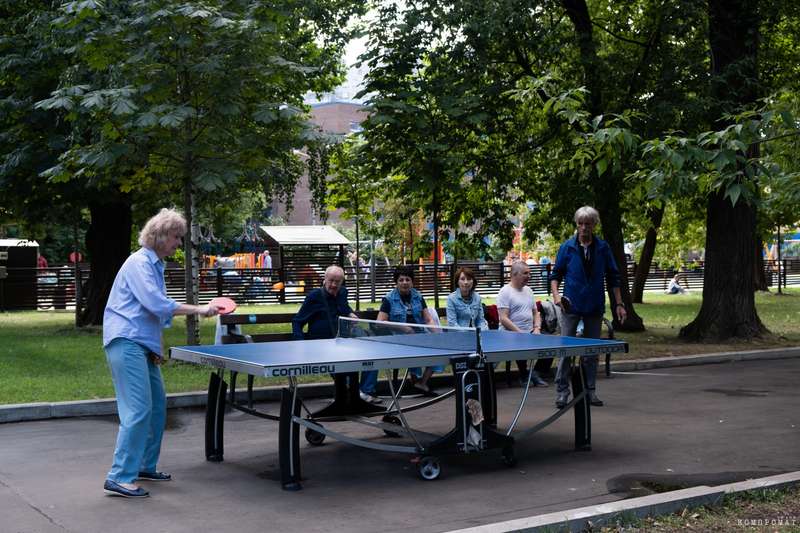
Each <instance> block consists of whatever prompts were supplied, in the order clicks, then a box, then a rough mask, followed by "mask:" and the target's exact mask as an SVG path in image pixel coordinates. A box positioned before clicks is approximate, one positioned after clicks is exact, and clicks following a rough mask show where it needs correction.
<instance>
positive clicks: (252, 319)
mask: <svg viewBox="0 0 800 533" xmlns="http://www.w3.org/2000/svg"><path fill="white" fill-rule="evenodd" d="M436 311H437V314H438V315H439V317H440V318H443V317H445V316H446V315H447V309H446V308H444V307H440V308H438V309H437V310H436ZM356 314H357V315H358V317H359V318H362V319H366V320H377V318H378V310H377V309H367V310H363V311H358V312H356ZM294 315H295V313H249V314H245V313H241V314H236V313H232V314H229V315H220V317H219V319H220V324H221V325H222V327H223V328H224V330H223V335H222V336H221V340H222V344H242V343H250V342H278V341H290V340H293V339H294V336H293V335H292V332H291V331H287V332H269V333H250V334H248V333H245V332H244V331H242V333H236V327H237V326H238V327H239V329H240V330H242V328H243V327H244V326H253V325H259V324H261V325H264V324H275V325H278V324H287V325H289V326H291V324H292V319H293V318H294ZM393 379H394V381H395V382H397V381H398V371H397V369H395V370H394V372H393ZM235 393H236V373H231V384H230V402H231V403H232V404H235V403H236V402H235ZM247 406H248V408H249V409H252V407H253V376H251V375H248V376H247Z"/></svg>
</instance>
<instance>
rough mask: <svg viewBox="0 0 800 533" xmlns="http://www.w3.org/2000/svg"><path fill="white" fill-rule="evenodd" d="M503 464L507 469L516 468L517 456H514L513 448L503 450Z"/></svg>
mask: <svg viewBox="0 0 800 533" xmlns="http://www.w3.org/2000/svg"><path fill="white" fill-rule="evenodd" d="M503 464H504V465H506V466H507V467H509V468H510V467H513V466H517V456H516V455H515V454H514V448H503Z"/></svg>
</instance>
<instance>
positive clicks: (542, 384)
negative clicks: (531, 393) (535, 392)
mask: <svg viewBox="0 0 800 533" xmlns="http://www.w3.org/2000/svg"><path fill="white" fill-rule="evenodd" d="M531 383H533V384H534V385H535V386H537V387H547V382H546V381H545V380H543V379H542V378H541V377H540V376H539V374H537V373H536V371H535V370H531Z"/></svg>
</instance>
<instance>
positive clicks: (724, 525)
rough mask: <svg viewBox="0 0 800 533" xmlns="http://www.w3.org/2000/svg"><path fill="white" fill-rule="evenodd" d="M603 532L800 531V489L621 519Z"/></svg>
mask: <svg viewBox="0 0 800 533" xmlns="http://www.w3.org/2000/svg"><path fill="white" fill-rule="evenodd" d="M599 531H601V532H602V533H625V532H633V531H647V532H651V533H683V532H685V531H691V532H695V533H701V532H702V533H706V532H708V533H711V532H723V531H765V532H766V531H770V532H771V531H780V532H782V533H800V488H798V487H797V486H795V487H792V488H789V489H783V490H769V489H767V490H754V491H749V492H743V493H740V494H732V495H728V496H725V497H724V498H723V500H722V502H720V505H717V506H714V507H700V508H698V509H693V510H689V509H684V510H683V511H681V512H679V513H675V514H671V515H664V516H657V517H653V518H647V519H645V520H635V519H634V520H631V521H625V520H620V523H619V525H616V526H609V527H603V528H600V529H599Z"/></svg>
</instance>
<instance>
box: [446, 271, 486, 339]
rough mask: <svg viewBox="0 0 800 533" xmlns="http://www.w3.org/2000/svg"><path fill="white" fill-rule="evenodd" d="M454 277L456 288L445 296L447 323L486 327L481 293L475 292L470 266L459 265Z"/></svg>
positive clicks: (473, 275)
mask: <svg viewBox="0 0 800 533" xmlns="http://www.w3.org/2000/svg"><path fill="white" fill-rule="evenodd" d="M455 277H456V284H457V285H458V289H456V290H454V291H453V292H451V293H450V295H448V296H447V325H448V326H460V327H464V328H475V327H477V328H481V329H486V328H487V324H486V319H485V318H484V317H483V306H482V305H481V295H480V294H478V293H477V292H475V285H476V280H475V273H474V272H473V271H472V269H471V268H468V267H461V268H459V269H458V271H457V272H456V276H455Z"/></svg>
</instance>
